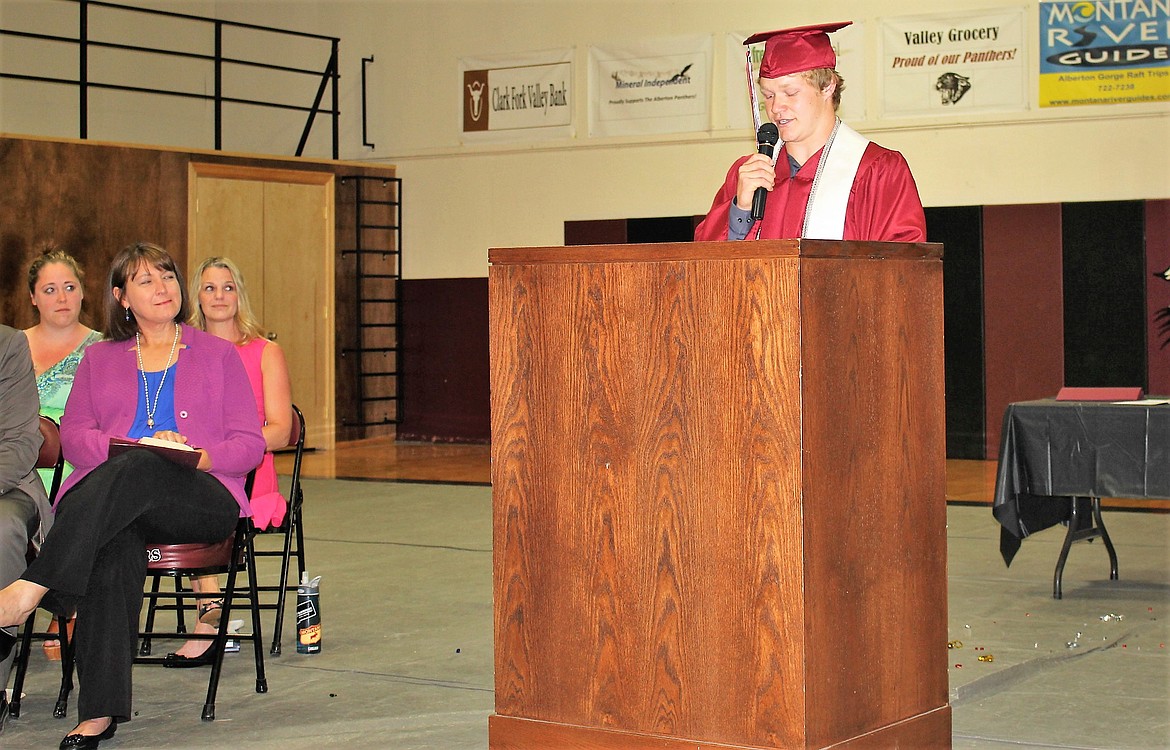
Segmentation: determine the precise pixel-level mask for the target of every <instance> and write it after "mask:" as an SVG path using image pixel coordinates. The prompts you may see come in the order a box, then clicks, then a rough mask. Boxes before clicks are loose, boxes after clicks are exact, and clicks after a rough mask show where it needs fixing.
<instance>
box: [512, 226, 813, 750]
mask: <svg viewBox="0 0 1170 750" xmlns="http://www.w3.org/2000/svg"><path fill="white" fill-rule="evenodd" d="M691 247H693V246H691ZM644 257H645V258H646V260H645V261H644V262H628V261H620V262H619V261H614V262H596V263H589V262H585V263H530V264H524V263H516V264H502V265H493V266H492V267H491V269H490V271H489V281H490V284H489V296H490V330H491V333H490V341H491V360H492V370H491V385H492V394H491V399H492V484H493V507H494V519H493V525H494V586H495V591H494V598H495V608H496V609H495V643H496V663H495V687H496V714H497V716H498V717H500V718H501V719H504V718H515V719H530V720H538V721H542V722H551V723H553V724H555V725H557V726H561V727H566V728H568V727H581V728H596V729H603V730H605V729H616V730H622V731H627V732H634V733H644V734H648V735H655V736H662V737H676V738H693V739H696V740H703V741H707V742H712V743H718V742H726V743H729V744H743V745H755V746H779V747H797V746H803V745H804V723H805V711H806V708H805V697H804V694H803V690H802V689H801V685H803V683H804V681H805V673H804V652H805V643H804V639H805V635H804V633H805V630H804V621H805V604H804V602H803V572H802V569H801V562H800V561H801V559H802V554H803V553H802V539H801V521H800V514H801V508H800V471H801V469H800V458H799V453H800V445H801V438H800V392H799V384H800V372H799V367H800V351H799V337H798V335H797V331H796V330H795V329H794V327H793V323H794V321H796V320H797V319H798V310H799V308H798V305H799V295H798V267H799V261H798V259H796V258H794V257H770V258H766V259H751V258H745V259H719V260H695V261H680V260H663V261H656V260H655V259H654V258H655V252H654V250H653V249H652V248H649V247H648V248H646V250H645V251H644ZM729 459H731V460H729ZM565 731H568V729H566V730H565ZM581 746H582V747H584V746H585V745H581Z"/></svg>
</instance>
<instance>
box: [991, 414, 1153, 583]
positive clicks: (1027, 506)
mask: <svg viewBox="0 0 1170 750" xmlns="http://www.w3.org/2000/svg"><path fill="white" fill-rule="evenodd" d="M1070 496H1073V497H1133V498H1170V404H1156V405H1144V404H1114V403H1108V402H1094V401H1056V400H1053V399H1046V400H1043V401H1022V402H1019V403H1014V404H1010V405H1009V406H1008V408H1007V411H1005V412H1004V415H1003V431H1002V433H1001V438H1000V445H999V470H998V472H997V474H996V478H995V497H994V501H993V506H992V512H993V513H994V514H995V518H996V519H997V520H998V521H999V523H1000V525H1001V529H1000V552H1001V553H1002V554H1003V557H1004V562H1006V563H1008V564H1009V565H1010V564H1011V561H1012V558H1013V557H1014V556H1015V553H1016V552H1017V551H1018V550H1019V548H1020V542H1021V541H1022V540H1023V539H1024V538H1025V537H1027V536H1028V535H1029V534H1034V533H1035V532H1037V531H1040V530H1041V529H1046V528H1048V527H1049V526H1053V525H1055V524H1057V523H1060V522H1062V521H1064V520H1066V519H1067V518H1068V517H1069V509H1070V502H1069V499H1068V498H1069V497H1070Z"/></svg>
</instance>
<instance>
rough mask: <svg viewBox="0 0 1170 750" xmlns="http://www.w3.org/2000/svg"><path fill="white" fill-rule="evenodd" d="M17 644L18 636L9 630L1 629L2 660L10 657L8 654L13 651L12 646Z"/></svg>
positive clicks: (0, 650)
mask: <svg viewBox="0 0 1170 750" xmlns="http://www.w3.org/2000/svg"><path fill="white" fill-rule="evenodd" d="M15 645H16V636H15V635H14V634H13V633H9V632H8V631H7V630H0V661H4V660H5V659H7V658H8V655H9V654H11V653H12V647H13V646H15Z"/></svg>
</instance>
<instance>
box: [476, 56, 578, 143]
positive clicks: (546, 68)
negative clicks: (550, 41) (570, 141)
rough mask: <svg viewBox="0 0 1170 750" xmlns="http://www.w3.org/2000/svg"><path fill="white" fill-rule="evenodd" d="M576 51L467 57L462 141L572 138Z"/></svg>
mask: <svg viewBox="0 0 1170 750" xmlns="http://www.w3.org/2000/svg"><path fill="white" fill-rule="evenodd" d="M572 60H573V51H572V50H571V49H570V50H556V51H552V52H537V53H531V54H528V55H523V56H515V57H509V58H490V59H489V58H463V59H461V60H460V61H459V68H460V70H461V71H462V74H463V75H462V89H461V98H462V101H463V128H462V133H463V140H464V142H470V141H494V142H500V141H511V142H519V141H527V140H539V139H545V138H569V137H572V135H573V127H572V112H573V108H572V96H571V94H572V87H573V62H572Z"/></svg>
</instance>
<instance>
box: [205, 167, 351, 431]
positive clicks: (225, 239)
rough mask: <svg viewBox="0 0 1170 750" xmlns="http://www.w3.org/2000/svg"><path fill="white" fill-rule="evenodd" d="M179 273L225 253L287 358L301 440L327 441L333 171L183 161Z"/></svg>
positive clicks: (330, 427) (330, 392)
mask: <svg viewBox="0 0 1170 750" xmlns="http://www.w3.org/2000/svg"><path fill="white" fill-rule="evenodd" d="M190 212H191V221H190V234H191V236H190V241H189V251H188V255H187V257H188V273H191V272H193V271H194V269H195V268H197V267H198V265H199V263H200V262H202V260H203V259H204V258H206V257H208V256H209V255H221V256H227V257H229V258H231V259H232V260H233V261H235V263H236V264H237V265H238V266H239V268H240V271H241V273H242V274H243V275H244V278H245V280H246V282H247V284H248V296H249V299H250V300H251V303H252V308H253V311H254V312H255V313H256V316H257V317H258V318H259V319H260V322H261V324H262V325H263V326H264V328H265V329H266V330H267V331H269V337H270V338H272V339H274V340H275V341H276V342H277V343H279V344H280V346H281V348H282V349H283V350H284V354H285V358H286V359H287V360H288V366H289V376H290V379H291V381H292V392H293V402H294V403H296V404H297V406H298V407H300V409H301V411H302V412H304V414H305V422H306V440H307V442H309V443H311V444H312V445H313V446H316V447H322V448H331V447H333V442H334V435H335V427H334V423H333V420H334V416H333V340H334V337H333V240H332V238H333V225H334V216H333V176H332V175H331V174H326V173H321V172H297V171H292V170H273V169H255V168H241V167H225V166H222V165H209V164H192V165H191V191H190Z"/></svg>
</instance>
